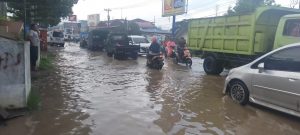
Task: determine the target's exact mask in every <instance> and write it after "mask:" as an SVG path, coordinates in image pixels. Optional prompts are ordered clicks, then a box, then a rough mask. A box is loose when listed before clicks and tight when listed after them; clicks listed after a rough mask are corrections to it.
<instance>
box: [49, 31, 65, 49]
mask: <svg viewBox="0 0 300 135" xmlns="http://www.w3.org/2000/svg"><path fill="white" fill-rule="evenodd" d="M47 42H48V44H49V45H59V46H62V47H64V46H65V40H64V33H63V32H60V31H49V32H48V33H47Z"/></svg>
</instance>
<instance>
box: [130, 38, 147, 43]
mask: <svg viewBox="0 0 300 135" xmlns="http://www.w3.org/2000/svg"><path fill="white" fill-rule="evenodd" d="M132 40H133V42H134V43H136V44H140V43H149V41H148V40H147V39H146V38H132Z"/></svg>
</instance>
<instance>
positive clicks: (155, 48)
mask: <svg viewBox="0 0 300 135" xmlns="http://www.w3.org/2000/svg"><path fill="white" fill-rule="evenodd" d="M151 40H152V42H151V45H150V47H149V53H148V59H152V58H153V56H155V55H158V54H160V45H159V43H158V42H157V38H156V37H155V36H153V37H152V39H151Z"/></svg>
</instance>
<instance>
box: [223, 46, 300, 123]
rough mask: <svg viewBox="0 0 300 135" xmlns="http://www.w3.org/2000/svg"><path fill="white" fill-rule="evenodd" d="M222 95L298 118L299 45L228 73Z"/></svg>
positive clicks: (299, 92) (272, 53)
mask: <svg viewBox="0 0 300 135" xmlns="http://www.w3.org/2000/svg"><path fill="white" fill-rule="evenodd" d="M223 93H224V94H225V93H228V94H229V95H230V97H231V98H232V99H233V100H234V101H236V102H237V103H239V104H241V105H245V104H247V103H248V102H249V101H250V102H253V103H256V104H260V105H263V106H266V107H269V108H272V109H275V110H278V111H281V112H285V113H288V114H291V115H294V116H298V117H300V43H296V44H291V45H287V46H284V47H281V48H278V49H276V50H274V51H272V52H270V53H267V54H266V55H263V56H262V57H259V58H258V59H256V60H254V61H253V62H251V63H250V64H247V65H244V66H241V67H238V68H234V69H232V70H230V72H229V74H228V76H227V78H226V81H225V87H224V91H223Z"/></svg>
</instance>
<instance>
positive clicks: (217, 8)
mask: <svg viewBox="0 0 300 135" xmlns="http://www.w3.org/2000/svg"><path fill="white" fill-rule="evenodd" d="M218 12H219V5H216V16H218Z"/></svg>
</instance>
